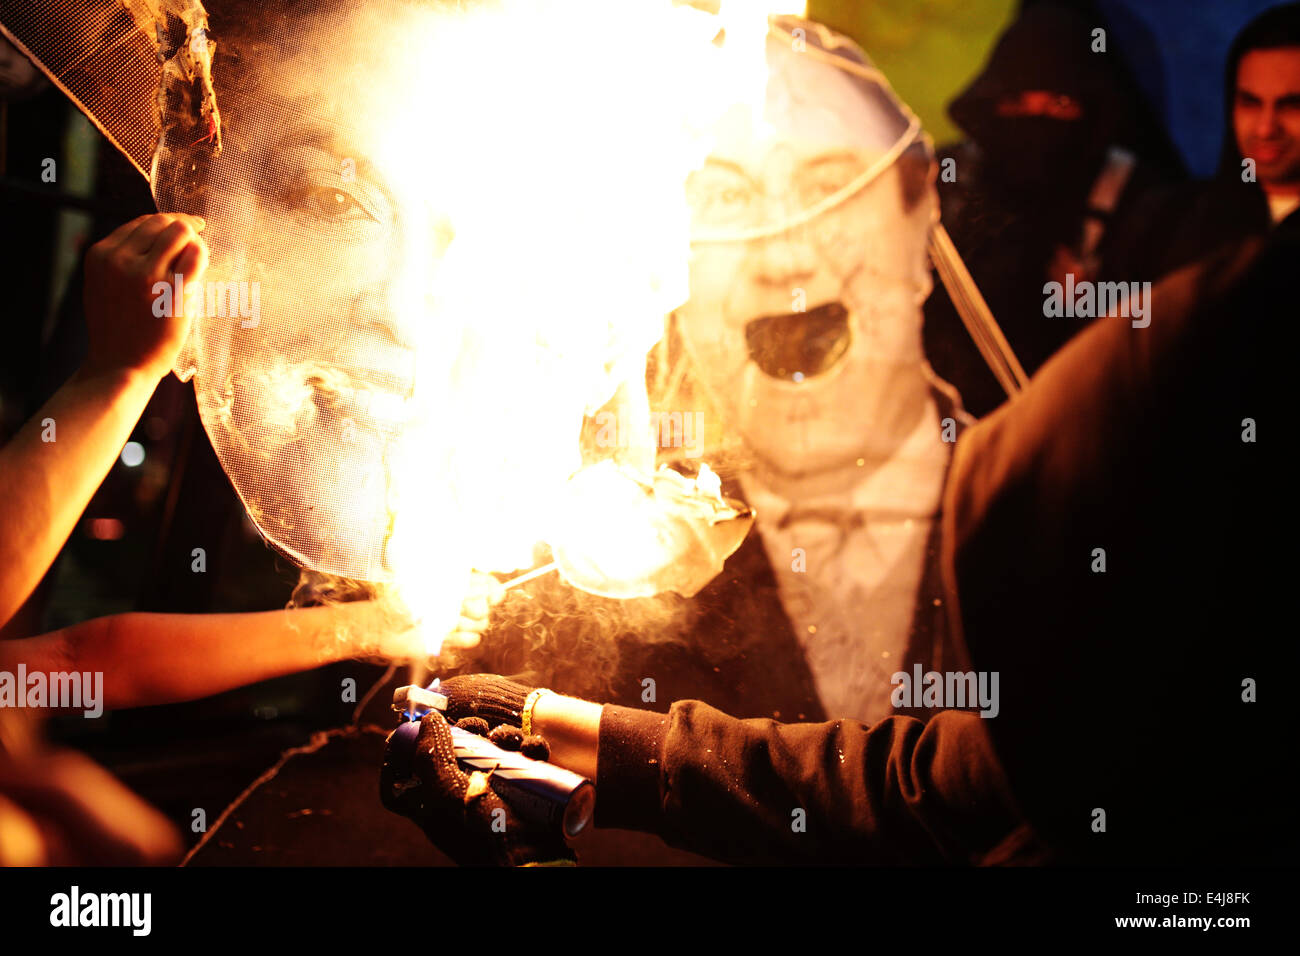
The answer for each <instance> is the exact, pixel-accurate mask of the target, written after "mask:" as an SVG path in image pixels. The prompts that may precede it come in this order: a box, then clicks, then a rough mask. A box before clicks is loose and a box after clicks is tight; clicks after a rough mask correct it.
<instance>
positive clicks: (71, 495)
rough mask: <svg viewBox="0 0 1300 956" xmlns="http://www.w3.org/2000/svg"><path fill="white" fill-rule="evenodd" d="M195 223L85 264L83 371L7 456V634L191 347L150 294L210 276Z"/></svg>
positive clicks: (144, 228)
mask: <svg viewBox="0 0 1300 956" xmlns="http://www.w3.org/2000/svg"><path fill="white" fill-rule="evenodd" d="M198 228H202V223H201V221H199V220H195V219H194V218H193V217H190V216H180V215H155V216H145V217H142V218H140V219H136V220H133V221H132V222H129V223H127V224H126V225H124V226H122V227H121V228H120V229H118V230H117V231H116V232H114V233H113V234H112V235H111V236H109V237H108V238H107V239H105V240H103V241H102V242H99V243H96V244H95V245H94V246H93V247H92V248H91V250H90V252H89V253H88V254H87V256H86V321H87V325H88V326H89V334H90V355H89V357H88V359H87V360H86V363H85V364H84V365H83V366H82V367H81V368H80V369H79V370H78V371H77V372H76V374H74V375H73V376H72V378H71V379H69V381H68V382H67V383H66V384H65V385H64V386H63V387H62V388H61V389H59V391H58V392H57V393H56V394H55V395H54V397H53V398H51V399H50V400H49V401H48V402H47V403H46V404H45V406H44V407H43V408H42V409H41V410H40V412H38V413H37V415H36V417H35V418H34V419H32V420H31V421H29V422H28V423H27V424H26V425H25V426H23V428H22V430H21V431H19V433H18V434H17V435H16V436H15V437H14V439H13V440H12V441H10V442H9V443H8V444H7V445H5V447H4V448H3V449H0V626H3V625H4V624H5V623H6V622H7V621H8V620H9V619H10V618H11V617H13V615H14V613H15V612H16V611H17V610H18V608H19V607H21V606H22V604H23V602H24V601H25V600H27V598H28V596H30V594H31V593H32V591H33V590H34V589H35V587H36V585H37V584H39V583H40V580H41V578H42V577H43V576H44V575H45V572H46V571H47V570H48V569H49V567H50V564H51V563H52V562H53V561H54V558H55V557H56V556H57V555H58V553H59V549H60V548H62V547H63V543H64V542H65V541H66V540H67V539H68V535H69V534H71V533H72V529H73V527H74V526H75V525H76V523H77V520H78V519H79V518H80V517H81V513H82V511H84V510H85V507H86V504H87V503H88V502H89V501H90V498H91V496H92V495H93V494H94V493H95V489H96V488H98V487H99V485H100V483H101V482H102V481H103V480H104V476H105V475H107V474H108V470H109V469H110V468H111V467H112V465H113V462H114V460H115V459H116V458H117V456H118V454H119V453H120V452H121V450H122V446H123V445H124V444H125V443H126V440H127V438H129V437H130V435H131V429H132V428H134V427H135V423H136V422H137V421H138V420H139V417H140V413H141V412H142V411H144V407H145V405H146V404H147V403H148V401H149V397H150V396H151V395H152V394H153V391H154V388H155V387H157V385H158V381H159V379H161V378H162V377H163V376H164V375H166V374H167V371H168V370H169V369H170V367H171V364H172V361H173V360H174V358H175V356H176V353H177V352H178V351H179V349H180V347H181V344H182V343H183V342H184V341H185V335H186V333H187V331H188V322H187V320H186V318H185V316H184V312H183V310H180V312H181V314H180V315H178V316H162V317H155V316H154V314H153V308H152V303H153V298H154V296H153V291H152V290H153V286H154V283H155V282H158V281H163V280H164V279H166V280H167V281H170V280H171V273H172V272H173V271H175V272H180V273H181V274H183V275H184V276H185V277H186V278H187V279H197V278H198V277H199V276H200V275H202V273H203V268H204V260H205V257H206V251H205V247H204V246H203V241H202V240H201V239H199V237H198V233H197V231H196V229H198Z"/></svg>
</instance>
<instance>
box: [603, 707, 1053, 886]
mask: <svg viewBox="0 0 1300 956" xmlns="http://www.w3.org/2000/svg"><path fill="white" fill-rule="evenodd" d="M983 723H984V720H983V719H982V718H981V717H979V716H978V715H977V714H973V713H964V712H957V711H945V712H942V713H939V714H938V715H936V716H935V717H934V718H933V719H932V720H931V721H930V722H929V723H925V724H923V723H921V722H920V721H918V720H915V719H913V718H909V717H891V718H888V719H885V720H882V721H880V722H878V723H876V724H873V725H872V726H870V727H868V726H866V725H864V724H860V723H857V722H854V721H845V720H841V721H832V722H828V723H820V724H781V723H777V722H776V721H772V720H765V719H754V720H737V719H735V718H732V717H728V716H727V715H725V714H723V713H721V712H720V711H717V710H715V709H713V708H712V707H709V706H708V705H707V704H703V703H700V702H699V701H679V702H677V703H675V704H673V706H672V708H671V709H670V711H669V712H668V713H667V714H666V715H665V714H655V713H650V712H647V711H639V710H632V709H630V708H624V707H615V706H612V705H611V706H607V707H605V709H604V711H603V713H602V716H601V725H600V751H599V775H598V780H597V792H598V793H599V798H598V801H597V811H596V822H597V824H598V825H600V826H604V827H620V828H624V829H636V830H644V831H647V832H651V833H656V834H658V835H659V836H661V837H662V838H663V839H664V840H665V841H666V842H668V843H669V844H671V845H673V846H676V847H680V848H682V849H687V850H691V851H693V852H696V853H701V854H703V855H706V856H710V857H713V858H715V859H718V860H723V861H725V862H729V863H879V864H932V863H996V862H1028V861H1029V860H1030V859H1033V858H1036V857H1037V856H1038V855H1039V853H1040V851H1039V848H1038V846H1037V844H1036V842H1035V841H1034V839H1033V836H1032V833H1031V832H1030V831H1029V828H1028V827H1027V825H1025V824H1024V823H1023V822H1022V819H1021V816H1020V814H1019V813H1018V811H1017V810H1016V808H1015V806H1014V803H1013V801H1012V799H1011V797H1010V795H1009V793H1008V791H1007V787H1006V783H1005V779H1004V777H1003V774H1002V771H1001V769H1000V767H999V766H998V763H997V761H996V759H994V758H993V756H992V753H991V750H990V747H989V742H988V736H987V734H986V732H985V728H984V727H983V726H982V725H983Z"/></svg>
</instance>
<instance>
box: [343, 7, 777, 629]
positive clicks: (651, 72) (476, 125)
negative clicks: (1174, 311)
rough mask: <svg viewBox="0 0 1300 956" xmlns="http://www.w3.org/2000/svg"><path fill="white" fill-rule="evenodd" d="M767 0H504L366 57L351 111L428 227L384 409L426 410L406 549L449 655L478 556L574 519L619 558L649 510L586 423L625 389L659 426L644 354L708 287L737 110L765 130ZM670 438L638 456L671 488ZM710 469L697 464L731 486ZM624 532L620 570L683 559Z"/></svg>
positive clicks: (394, 539) (402, 557)
mask: <svg viewBox="0 0 1300 956" xmlns="http://www.w3.org/2000/svg"><path fill="white" fill-rule="evenodd" d="M787 6H788V5H787ZM767 12H768V11H767V9H766V8H765V6H764V5H762V4H756V3H745V2H740V3H724V4H723V5H722V10H721V13H720V14H719V15H718V16H713V15H710V14H708V13H705V12H703V11H701V10H698V9H693V8H692V7H690V6H687V5H670V4H669V3H668V2H666V0H621V2H619V3H617V4H611V3H609V2H608V0H568V2H564V3H554V2H525V0H504V2H498V3H494V4H491V5H488V6H480V5H474V6H470V7H468V8H465V9H446V8H443V9H438V10H434V11H430V10H428V9H427V8H426V9H418V8H412V9H411V10H409V11H408V12H407V13H406V14H404V15H403V16H401V17H400V18H398V19H396V20H390V21H388V22H385V23H377V24H375V27H374V34H373V36H374V38H375V40H376V43H377V45H378V47H379V48H380V49H382V50H383V51H384V58H383V62H382V64H380V65H378V66H374V67H372V65H371V64H367V67H366V70H364V71H358V72H359V73H364V86H363V85H362V84H361V83H360V82H358V89H357V91H356V103H355V105H354V108H353V113H354V116H353V118H352V122H353V123H354V124H355V125H356V126H357V128H358V133H359V138H360V140H361V141H362V142H363V143H364V144H365V146H366V150H367V152H368V156H369V160H370V161H371V162H373V164H374V165H375V167H376V168H378V169H379V170H381V171H382V173H383V179H384V181H385V182H386V183H387V184H388V188H389V190H390V191H391V192H392V194H393V195H392V200H393V205H394V207H395V208H396V209H398V210H400V215H401V217H402V219H403V221H404V222H405V223H407V224H415V225H416V226H418V228H416V227H414V226H409V227H407V228H404V229H403V230H402V236H403V241H402V243H401V247H400V248H396V249H394V250H393V251H392V254H393V257H394V269H393V274H394V276H396V278H395V279H394V281H393V287H392V289H391V290H390V302H391V303H392V305H393V306H394V307H395V311H396V313H397V314H399V315H401V316H402V324H403V329H402V336H403V338H404V339H406V340H407V341H408V342H409V344H410V345H411V346H412V350H413V353H414V356H415V359H414V361H415V374H414V379H413V381H414V390H413V393H412V394H411V395H410V396H409V397H408V398H407V399H406V400H405V402H404V403H403V405H404V407H403V408H402V409H401V410H400V411H399V410H396V409H391V408H390V409H384V408H378V410H377V412H376V413H377V414H381V415H389V416H391V417H393V418H394V419H398V420H401V421H402V422H403V423H404V424H403V427H402V428H400V429H395V430H394V434H395V435H398V434H399V435H400V437H395V438H393V439H392V440H391V441H390V442H389V444H388V446H387V448H386V450H385V457H386V464H387V468H388V474H389V476H390V479H389V486H388V490H387V494H388V502H387V503H388V510H389V515H390V526H389V535H388V538H387V544H386V551H385V560H386V563H387V564H388V566H389V567H390V568H391V570H392V573H393V580H392V585H391V587H392V590H393V592H394V593H395V594H396V596H397V597H398V598H399V599H400V601H401V602H402V603H403V604H404V605H405V607H406V609H407V610H408V611H409V613H410V615H411V616H412V617H413V618H414V619H415V620H416V621H418V622H419V623H420V626H421V628H422V631H423V634H424V636H425V641H426V647H427V650H428V651H429V653H430V654H431V655H433V654H436V653H437V652H438V650H439V647H440V644H441V641H442V638H443V636H444V635H445V634H446V633H448V632H449V631H450V630H452V629H453V627H454V625H455V622H456V620H457V617H458V612H459V608H460V603H461V600H462V598H463V596H464V595H465V593H466V589H467V586H468V583H469V579H470V575H471V572H472V571H473V570H478V571H484V572H509V571H513V570H518V569H522V568H527V567H531V566H532V565H533V564H534V563H535V560H534V558H535V554H536V553H537V545H538V544H539V542H545V543H548V544H552V545H555V544H556V543H557V542H556V538H557V536H559V537H564V536H566V534H567V535H568V537H569V540H568V542H567V544H568V545H569V547H570V550H571V551H572V549H573V548H574V547H576V546H578V545H580V544H581V545H582V546H584V547H589V548H590V550H592V551H593V552H596V551H602V550H603V552H604V553H605V554H607V555H608V554H610V553H612V552H611V550H610V549H611V538H610V534H613V533H617V532H618V530H619V529H622V530H623V531H624V532H626V530H627V527H628V525H627V522H628V521H629V520H631V519H632V518H633V517H636V516H640V517H641V518H642V519H644V520H646V521H650V520H651V519H649V518H647V517H646V516H645V515H644V514H642V513H641V512H639V511H637V510H636V509H631V510H626V502H627V500H628V499H627V496H626V483H627V481H628V478H627V472H626V471H625V470H623V471H620V469H614V468H609V469H603V470H597V471H594V472H592V471H587V472H582V471H581V466H582V459H581V454H580V449H579V441H578V439H579V433H580V430H581V427H582V423H583V420H584V416H588V415H592V414H594V413H595V412H596V411H597V410H598V409H600V408H601V407H602V406H603V405H605V404H606V403H608V402H609V401H610V400H611V399H612V398H614V397H615V396H618V400H619V402H621V403H623V404H624V405H626V406H630V407H631V408H632V409H633V414H634V419H635V421H634V428H635V429H636V430H638V431H639V432H640V433H641V434H642V435H648V434H650V432H651V429H650V427H649V418H648V416H649V403H648V399H647V396H646V392H645V360H646V353H647V352H648V351H649V350H650V349H651V348H652V347H653V346H654V344H655V343H656V342H657V341H658V340H659V339H660V338H661V337H662V335H663V330H664V317H665V316H666V315H667V314H668V313H669V312H670V311H671V310H672V309H674V308H675V307H677V306H678V305H679V304H681V303H682V302H683V301H684V300H685V299H686V298H687V295H688V287H687V278H688V264H689V256H690V234H689V226H690V210H689V209H688V207H687V204H686V198H685V189H684V183H685V181H686V178H687V177H688V175H689V174H690V173H691V172H692V171H693V170H694V169H696V168H698V167H699V166H700V165H701V164H702V163H703V160H704V158H705V157H706V156H707V154H708V152H709V149H710V143H711V137H712V135H713V134H714V132H715V131H716V129H717V127H718V123H719V122H720V121H721V120H722V119H723V118H724V117H730V119H729V120H725V121H731V122H744V123H748V124H750V125H751V126H754V127H758V126H760V125H761V122H762V120H761V114H762V104H763V94H764V90H765V88H766V64H765V53H764V51H765V38H766V34H767V29H768V24H767ZM720 27H721V28H722V29H724V30H725V31H726V32H725V36H726V40H725V42H722V43H718V42H716V40H717V38H718V34H719V28H720ZM393 91H403V95H394V93H393ZM412 93H414V98H413V96H412ZM642 426H644V428H643V427H642ZM654 451H655V448H654V445H653V442H652V441H650V440H649V439H648V438H647V439H646V440H645V441H643V442H640V443H639V444H638V445H637V453H636V454H635V455H634V457H635V458H636V459H637V460H638V464H637V465H636V466H635V467H638V468H639V469H640V471H641V472H642V473H644V474H645V476H646V479H645V480H646V481H648V482H649V483H650V485H651V486H652V487H654V486H657V485H658V484H659V483H660V482H659V481H658V480H656V479H655V478H653V477H651V473H652V472H653V466H654V457H653V455H654ZM578 474H582V475H583V477H582V479H581V481H582V486H581V487H582V489H583V495H582V496H581V497H580V498H579V499H577V501H578V504H579V505H580V506H578V507H575V506H574V503H575V497H574V486H573V484H572V482H573V480H574V477H575V475H578ZM701 474H702V478H701V479H700V481H702V482H703V487H701V485H700V484H699V483H698V482H697V481H694V480H689V479H682V481H684V482H689V483H690V488H689V489H688V490H689V491H690V493H692V494H696V495H699V496H701V497H704V498H714V497H717V487H716V484H710V481H711V479H710V477H709V473H708V472H707V468H706V469H705V470H704V471H703V472H702V473H701ZM602 476H603V477H602ZM661 477H662V476H661ZM679 477H680V476H679ZM602 481H604V482H606V484H605V485H604V488H603V490H601V487H600V485H601V482H602ZM668 497H669V498H672V496H668ZM680 497H681V496H678V498H677V499H674V500H675V501H676V504H675V505H671V506H674V507H677V506H681V502H680V500H679V499H680ZM665 500H667V499H665ZM719 500H721V499H719ZM584 504H585V507H583V506H581V505H584ZM686 510H689V509H686ZM558 515H562V516H563V521H561V522H557V521H556V517H557V516H558ZM557 525H558V528H557ZM746 527H747V525H746ZM565 528H568V529H569V531H568V532H566V531H565ZM602 529H609V533H604V534H602ZM742 536H743V532H742ZM621 539H622V541H623V542H624V544H622V545H620V546H622V547H625V548H626V549H628V550H630V551H631V552H634V553H624V554H621V555H619V556H618V559H617V560H614V561H609V562H608V563H610V564H611V565H612V566H614V567H615V568H616V571H615V572H614V573H615V574H618V575H626V576H629V577H635V576H636V575H637V574H639V573H643V571H644V568H646V567H647V566H651V565H653V564H654V562H657V561H662V560H663V553H662V547H660V546H659V545H657V544H656V536H655V534H654V533H653V532H651V533H649V534H640V535H637V534H628V533H623V534H622V535H621ZM615 543H617V541H615ZM736 543H737V544H738V543H739V539H737V541H736ZM732 547H733V548H734V545H732ZM727 553H730V552H729V551H728V552H727ZM595 557H596V556H595V555H594V554H593V555H588V558H589V559H592V560H595ZM723 558H724V559H725V555H723ZM719 566H720V563H719ZM638 569H641V571H638Z"/></svg>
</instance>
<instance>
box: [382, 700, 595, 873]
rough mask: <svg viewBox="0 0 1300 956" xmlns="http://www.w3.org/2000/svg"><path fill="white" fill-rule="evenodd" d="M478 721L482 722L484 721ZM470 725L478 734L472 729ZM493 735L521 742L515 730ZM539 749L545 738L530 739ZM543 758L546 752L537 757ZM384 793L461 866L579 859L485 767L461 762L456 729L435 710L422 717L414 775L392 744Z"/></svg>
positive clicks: (504, 744) (388, 803)
mask: <svg viewBox="0 0 1300 956" xmlns="http://www.w3.org/2000/svg"><path fill="white" fill-rule="evenodd" d="M477 726H480V727H481V726H485V725H483V722H482V720H481V719H480V720H479V723H478V725H477ZM465 729H469V730H471V732H475V727H467V728H465ZM489 739H491V740H492V741H493V743H495V744H496V745H497V746H498V747H501V748H502V749H520V748H519V747H518V746H514V747H512V746H509V745H510V744H512V743H515V742H516V741H517V742H518V743H519V744H523V743H524V738H523V735H522V734H520V733H519V731H518V730H517V729H516V728H502V727H498V728H497V730H496V731H493V733H492V734H490V735H489ZM529 744H530V749H531V750H532V753H529V751H528V750H525V751H524V753H525V755H526V756H535V755H536V754H538V753H541V752H542V750H541V749H540V748H543V747H545V743H544V742H543V741H541V739H540V738H535V739H534V740H533V741H530V742H529ZM536 759H544V758H536ZM379 796H380V799H381V800H382V801H383V804H384V806H385V807H387V808H388V809H389V810H392V811H393V812H394V813H400V814H401V815H402V816H404V817H406V818H408V819H410V820H413V821H414V822H415V823H416V824H417V825H419V827H420V828H421V829H422V830H423V831H424V834H425V836H427V837H428V838H429V842H431V843H433V844H434V845H435V846H437V847H438V848H439V849H441V850H442V851H443V852H444V853H446V854H447V855H448V856H450V857H451V858H452V859H453V860H455V861H456V862H457V863H459V864H460V865H462V866H485V865H496V866H527V865H536V864H550V863H571V864H572V863H577V856H576V855H575V854H574V852H573V850H572V849H570V848H569V845H568V844H567V843H565V842H564V838H563V837H562V836H560V835H559V834H558V833H556V832H553V831H548V830H544V829H543V828H541V827H538V826H536V825H534V824H531V823H529V822H528V821H526V820H524V819H522V818H521V817H520V816H519V815H518V814H516V813H515V812H514V810H513V809H512V808H511V807H510V805H509V804H508V803H507V802H506V801H504V800H502V799H501V798H500V797H499V796H497V794H496V792H495V791H494V790H493V789H492V785H491V778H490V776H489V775H488V774H485V773H482V772H481V771H477V770H476V771H474V772H473V773H466V772H465V771H464V770H462V769H461V767H460V764H459V763H457V761H456V754H455V750H454V747H453V744H452V738H451V728H450V727H449V726H448V724H447V721H446V719H445V718H444V717H443V716H442V714H441V713H439V712H438V711H436V710H433V711H430V712H429V713H428V714H426V715H425V716H424V718H423V719H422V720H421V721H420V732H419V736H418V737H417V738H416V744H415V753H414V755H413V758H412V761H411V765H410V768H409V774H407V768H405V767H401V768H399V767H398V766H395V761H394V759H393V754H392V752H391V749H390V751H389V752H388V753H386V754H385V759H384V766H383V769H382V770H381V771H380V775H379Z"/></svg>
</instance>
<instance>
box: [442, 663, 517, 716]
mask: <svg viewBox="0 0 1300 956" xmlns="http://www.w3.org/2000/svg"><path fill="white" fill-rule="evenodd" d="M536 689H537V688H535V687H529V686H527V685H526V684H518V683H515V682H514V681H512V680H510V679H509V678H508V677H502V676H501V675H499V674H465V675H463V676H461V677H448V678H447V679H446V680H444V681H442V682H441V683H440V684H439V686H438V693H440V694H444V695H446V697H447V720H449V721H450V722H451V723H453V724H455V723H458V722H460V721H462V720H464V719H465V718H466V717H482V718H483V719H484V720H486V721H487V722H488V726H489V727H496V726H498V725H500V724H509V725H510V726H511V727H522V726H523V720H522V715H523V710H524V707H525V705H526V704H527V702H528V695H529V694H531V693H532V692H533V691H534V690H536Z"/></svg>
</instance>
